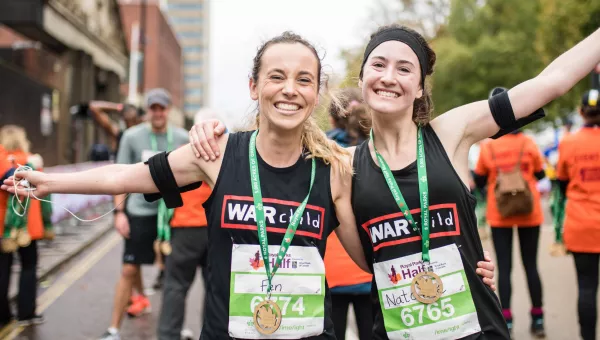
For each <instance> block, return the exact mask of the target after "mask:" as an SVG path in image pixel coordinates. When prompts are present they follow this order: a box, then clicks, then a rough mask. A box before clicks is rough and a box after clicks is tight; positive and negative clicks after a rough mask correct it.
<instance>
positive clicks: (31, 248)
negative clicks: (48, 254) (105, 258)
mask: <svg viewBox="0 0 600 340" xmlns="http://www.w3.org/2000/svg"><path fill="white" fill-rule="evenodd" d="M0 145H2V146H3V147H4V148H5V149H6V152H7V153H6V154H5V156H4V157H7V160H8V162H10V163H11V166H12V167H16V166H17V165H18V164H20V165H25V164H28V163H31V160H32V158H39V155H35V157H32V156H34V155H32V154H31V153H30V152H29V146H30V142H29V140H28V139H27V135H26V133H25V130H24V129H23V128H21V127H18V126H15V125H5V126H3V127H2V128H1V129H0ZM38 170H39V171H41V170H42V169H41V166H39V165H38ZM10 198H11V197H10V196H9V195H7V193H6V192H3V193H0V221H1V222H2V223H1V224H0V231H1V235H3V240H2V250H1V251H0V325H5V324H8V323H9V322H10V321H11V319H12V317H13V316H12V312H11V311H10V303H9V300H8V298H9V297H8V291H9V285H10V275H11V272H12V263H13V252H18V253H19V260H20V264H21V273H20V277H19V296H18V298H17V319H18V323H19V325H21V326H28V325H32V324H33V325H37V324H41V323H43V322H44V318H43V316H42V315H37V314H36V313H35V308H36V298H37V272H36V270H37V262H38V250H37V240H40V239H42V238H44V221H43V217H42V208H41V202H40V201H38V200H32V201H31V202H30V204H29V207H28V208H27V209H26V210H25V211H21V214H24V216H23V217H20V216H18V215H16V214H15V213H13V212H12V211H8V209H9V207H11V206H13V205H12V204H11V203H13V202H11V199H10ZM14 206H17V204H16V203H15V205H14ZM6 215H10V217H9V218H7V219H6V221H7V222H8V223H6V224H5V216H6ZM14 224H20V226H19V228H15V227H17V226H15V225H14ZM8 228H10V229H8Z"/></svg>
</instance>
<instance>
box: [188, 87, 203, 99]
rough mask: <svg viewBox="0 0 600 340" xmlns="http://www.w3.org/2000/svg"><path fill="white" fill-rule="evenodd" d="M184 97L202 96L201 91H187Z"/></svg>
mask: <svg viewBox="0 0 600 340" xmlns="http://www.w3.org/2000/svg"><path fill="white" fill-rule="evenodd" d="M185 95H186V96H196V97H198V96H202V89H187V90H185Z"/></svg>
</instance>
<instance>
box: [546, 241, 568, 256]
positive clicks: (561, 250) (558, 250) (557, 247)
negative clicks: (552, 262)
mask: <svg viewBox="0 0 600 340" xmlns="http://www.w3.org/2000/svg"><path fill="white" fill-rule="evenodd" d="M550 255H551V256H554V257H558V256H565V255H567V248H566V247H565V244H564V243H562V242H554V243H553V244H552V245H551V246H550Z"/></svg>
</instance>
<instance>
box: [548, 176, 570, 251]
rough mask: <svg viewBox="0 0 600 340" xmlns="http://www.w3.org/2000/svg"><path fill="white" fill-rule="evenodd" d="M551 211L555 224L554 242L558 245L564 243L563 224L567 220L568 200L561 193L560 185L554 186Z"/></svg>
mask: <svg viewBox="0 0 600 340" xmlns="http://www.w3.org/2000/svg"><path fill="white" fill-rule="evenodd" d="M551 200H552V205H551V208H550V209H551V211H552V217H553V220H554V221H553V222H554V237H555V238H554V241H555V242H556V243H563V239H562V234H563V233H562V231H563V230H562V229H563V222H564V219H565V202H566V198H565V196H564V195H563V194H562V192H561V191H560V185H559V184H558V183H555V184H553V187H552V194H551Z"/></svg>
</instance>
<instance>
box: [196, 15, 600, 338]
mask: <svg viewBox="0 0 600 340" xmlns="http://www.w3.org/2000/svg"><path fill="white" fill-rule="evenodd" d="M435 60H436V55H435V53H434V52H433V50H431V48H430V47H429V45H428V43H427V42H426V41H425V39H424V38H423V37H422V36H421V35H420V34H418V33H416V32H415V31H413V30H411V29H408V28H405V27H400V26H386V27H382V28H380V29H379V30H378V31H377V32H376V33H374V34H373V35H372V36H371V40H370V41H369V44H368V46H367V48H366V50H365V53H364V60H363V64H362V66H361V72H360V81H359V86H360V87H361V88H362V91H363V97H364V100H365V102H366V104H367V105H368V106H369V107H370V109H371V112H372V115H373V129H372V136H371V140H370V141H368V142H366V143H363V144H362V145H360V146H358V147H357V148H356V150H354V160H353V162H354V170H355V175H354V180H353V186H352V198H353V201H352V205H353V210H354V214H355V215H356V221H357V225H358V226H359V231H360V235H361V239H362V243H363V246H364V251H365V252H366V256H367V259H369V260H371V261H372V263H371V266H372V268H373V272H374V277H375V280H374V283H375V284H374V285H373V287H374V288H373V298H374V301H375V302H376V304H377V307H378V308H379V309H378V313H377V315H376V317H375V327H374V332H375V335H374V338H375V339H388V338H389V339H404V338H411V337H412V338H419V339H447V338H468V339H508V338H509V333H508V329H507V327H506V324H505V322H504V318H503V316H502V311H501V307H500V304H499V301H498V298H497V297H496V296H495V295H494V294H493V292H492V291H491V290H490V289H489V288H487V287H485V285H484V284H483V283H482V282H481V280H479V278H478V277H477V276H476V275H475V272H476V263H477V261H479V260H481V259H483V250H482V247H481V241H480V239H479V236H478V233H477V224H476V216H475V212H474V206H475V199H474V198H473V196H472V195H471V194H470V193H469V191H468V187H467V185H466V183H468V178H469V168H468V161H467V159H468V152H469V148H470V147H471V145H473V144H474V143H475V142H477V141H480V140H482V139H484V138H487V137H490V136H492V137H493V138H497V137H499V136H502V135H504V134H506V133H508V132H510V131H513V130H515V129H518V128H520V127H522V126H524V125H526V124H527V123H529V122H531V121H534V120H536V119H538V118H541V117H543V111H539V110H538V109H539V108H541V107H543V106H544V105H546V104H547V103H549V102H550V101H552V100H553V99H555V98H557V97H559V96H560V95H562V94H564V93H566V92H567V91H568V90H569V89H571V88H572V87H573V86H574V85H575V84H576V83H577V82H578V81H579V80H581V79H582V78H584V77H585V76H586V75H587V74H588V73H589V71H590V70H591V69H593V68H594V66H596V65H597V64H598V63H600V30H598V31H596V32H594V33H593V34H591V35H590V36H589V37H587V38H586V39H584V40H583V41H582V42H580V43H579V44H577V45H576V46H574V47H573V48H571V49H570V50H569V51H567V52H565V53H564V54H563V55H561V56H560V57H558V58H557V59H556V60H554V61H553V62H552V63H551V64H550V65H549V66H548V67H546V68H545V69H544V70H543V71H542V72H541V73H540V74H539V75H538V76H537V77H535V78H533V79H530V80H527V81H525V82H523V83H521V84H519V85H517V86H516V87H514V88H512V89H510V90H508V91H505V92H502V93H500V94H498V95H496V96H493V97H492V98H490V99H489V100H488V101H485V100H482V101H478V102H475V103H471V104H467V105H464V106H461V107H458V108H455V109H453V110H450V111H449V112H447V113H445V114H442V115H440V116H438V117H437V118H435V119H434V120H431V121H430V117H431V110H432V102H431V97H430V92H429V89H428V88H427V86H426V85H425V84H426V82H425V79H426V76H427V75H431V74H432V72H433V66H434V64H435ZM536 110H538V111H536ZM532 113H533V114H532ZM214 126H215V123H214V122H209V123H207V124H204V125H203V126H202V127H200V128H195V129H194V131H192V133H191V137H192V138H193V139H194V140H196V139H200V140H199V141H198V142H197V143H195V145H196V148H198V149H201V150H198V151H197V154H200V155H201V156H205V157H211V156H212V157H214V151H213V150H212V149H210V145H209V144H210V143H209V140H210V138H212V135H213V131H212V130H213V127H214ZM207 130H208V131H207ZM206 134H209V135H208V136H206ZM213 144H214V143H213ZM365 197H368V199H365ZM358 198H361V199H358ZM413 215H414V216H413Z"/></svg>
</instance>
